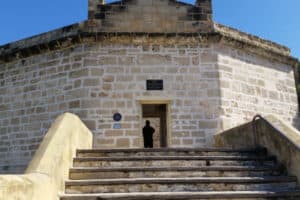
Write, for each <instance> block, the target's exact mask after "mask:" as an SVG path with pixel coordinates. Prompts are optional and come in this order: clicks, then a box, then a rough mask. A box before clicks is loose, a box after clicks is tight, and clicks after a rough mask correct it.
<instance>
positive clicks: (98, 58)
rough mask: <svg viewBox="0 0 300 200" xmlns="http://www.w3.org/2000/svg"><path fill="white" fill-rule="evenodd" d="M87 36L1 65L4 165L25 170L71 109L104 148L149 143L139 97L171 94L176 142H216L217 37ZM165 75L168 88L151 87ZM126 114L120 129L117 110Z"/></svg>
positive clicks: (0, 130)
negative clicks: (135, 40)
mask: <svg viewBox="0 0 300 200" xmlns="http://www.w3.org/2000/svg"><path fill="white" fill-rule="evenodd" d="M177 43H178V45H156V44H152V43H150V44H149V43H147V45H128V44H126V45H125V44H107V45H106V44H100V43H92V44H82V45H77V46H73V47H70V48H66V49H63V50H60V51H55V52H49V53H45V54H41V55H38V56H32V57H29V58H26V59H22V60H16V61H14V62H10V63H6V64H1V65H0V93H1V96H0V127H1V128H0V157H1V161H0V171H1V172H21V171H22V170H23V169H24V167H25V166H26V165H27V163H28V162H29V160H30V159H31V157H32V155H33V154H34V152H35V150H36V149H37V147H38V145H39V143H40V141H41V140H42V138H43V136H44V134H45V133H46V131H47V129H48V128H49V126H50V124H51V122H52V120H53V119H55V117H56V116H58V115H59V114H61V113H63V112H65V111H68V112H73V113H75V114H77V115H79V116H80V118H81V119H82V120H83V121H84V122H85V124H86V125H87V126H88V127H89V128H90V129H91V130H92V131H93V133H94V146H95V147H98V148H116V147H119V148H120V147H123V148H124V147H142V134H141V127H142V125H143V124H144V122H143V121H142V118H141V114H142V111H141V104H140V102H139V101H138V99H139V98H148V97H149V98H151V97H153V96H156V97H158V98H168V99H170V100H171V101H170V102H171V103H170V106H169V110H170V114H169V117H170V130H169V135H170V138H169V146H188V147H193V146H197V147H199V146H203V145H206V144H207V143H211V142H212V141H211V140H212V139H211V138H212V134H213V133H215V132H216V131H217V128H218V126H219V119H218V111H219V89H218V88H219V85H218V84H219V82H218V72H217V65H216V63H217V55H216V54H215V53H214V52H213V46H212V45H179V42H177ZM147 79H163V80H164V90H163V91H146V80H147ZM115 112H120V113H121V114H122V115H123V120H122V121H121V129H120V130H115V129H113V124H114V122H113V120H112V115H113V113H115Z"/></svg>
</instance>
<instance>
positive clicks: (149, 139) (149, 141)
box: [143, 120, 155, 148]
mask: <svg viewBox="0 0 300 200" xmlns="http://www.w3.org/2000/svg"><path fill="white" fill-rule="evenodd" d="M154 132H155V129H154V128H153V127H151V126H150V121H149V120H146V125H145V126H144V128H143V136H144V147H145V148H153V134H154Z"/></svg>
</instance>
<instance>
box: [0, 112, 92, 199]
mask: <svg viewBox="0 0 300 200" xmlns="http://www.w3.org/2000/svg"><path fill="white" fill-rule="evenodd" d="M78 148H84V149H89V148H92V133H91V132H90V131H89V129H88V128H87V127H86V126H85V125H84V124H83V123H82V122H81V121H80V119H79V118H78V117H77V116H75V115H72V114H69V113H66V114H63V115H61V116H59V117H58V118H57V119H56V120H55V122H54V123H53V124H52V126H51V128H50V129H49V131H48V133H47V134H46V136H45V138H44V140H43V142H42V143H41V145H40V147H39V148H38V150H37V151H36V153H35V156H34V157H33V159H32V161H31V162H30V164H29V166H28V168H27V170H26V174H24V175H5V176H0V200H13V199H18V200H22V199H24V200H28V199H30V200H41V199H43V200H55V199H59V194H60V193H62V192H63V191H64V180H66V179H67V178H68V172H69V168H70V167H71V166H72V161H73V158H74V157H75V153H76V149H78Z"/></svg>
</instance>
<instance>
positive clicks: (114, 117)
mask: <svg viewBox="0 0 300 200" xmlns="http://www.w3.org/2000/svg"><path fill="white" fill-rule="evenodd" d="M113 119H114V121H116V122H119V121H121V120H122V115H121V114H120V113H115V114H114V116H113Z"/></svg>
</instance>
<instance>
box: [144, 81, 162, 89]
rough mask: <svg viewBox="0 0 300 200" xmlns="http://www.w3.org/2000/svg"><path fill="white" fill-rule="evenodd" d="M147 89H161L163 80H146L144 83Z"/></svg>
mask: <svg viewBox="0 0 300 200" xmlns="http://www.w3.org/2000/svg"><path fill="white" fill-rule="evenodd" d="M146 86H147V90H163V89H164V81H163V80H147V83H146Z"/></svg>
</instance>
